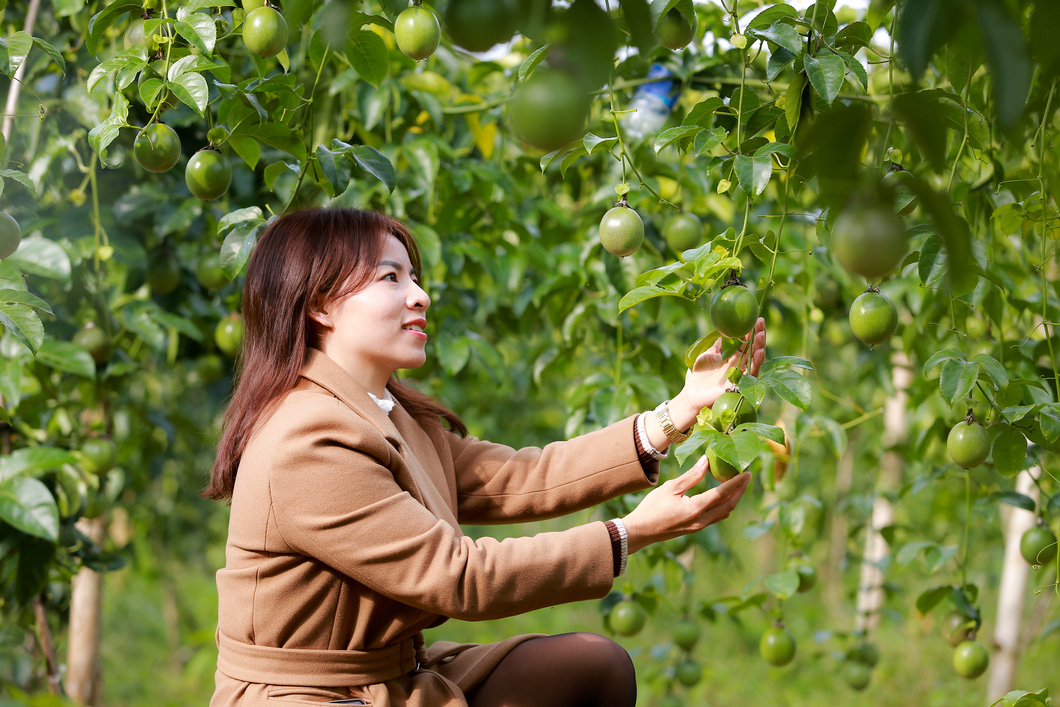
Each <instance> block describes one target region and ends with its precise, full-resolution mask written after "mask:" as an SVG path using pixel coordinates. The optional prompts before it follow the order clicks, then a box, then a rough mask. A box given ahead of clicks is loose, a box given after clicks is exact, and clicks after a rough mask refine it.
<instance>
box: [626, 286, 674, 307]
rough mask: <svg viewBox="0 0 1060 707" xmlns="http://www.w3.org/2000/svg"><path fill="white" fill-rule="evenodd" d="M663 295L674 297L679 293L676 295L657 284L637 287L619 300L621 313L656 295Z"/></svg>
mask: <svg viewBox="0 0 1060 707" xmlns="http://www.w3.org/2000/svg"><path fill="white" fill-rule="evenodd" d="M663 296H671V297H673V296H679V295H675V293H674V292H672V291H670V290H666V289H663V288H662V287H656V286H655V285H649V286H646V287H637V288H634V289H632V290H630V291H629V292H627V293H626V294H625V295H623V297H622V299H621V300H619V303H618V311H619V313H621V312H624V311H626V310H627V309H629V308H630V307H633V306H635V305H638V304H640V303H641V302H645V301H647V300H650V299H654V298H655V297H663Z"/></svg>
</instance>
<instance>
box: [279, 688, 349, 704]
mask: <svg viewBox="0 0 1060 707" xmlns="http://www.w3.org/2000/svg"><path fill="white" fill-rule="evenodd" d="M269 702H270V703H271V702H275V703H276V704H278V705H326V704H339V705H368V704H369V703H368V702H367V701H366V700H363V699H361V698H359V697H350V696H349V693H348V692H347V693H346V694H345V695H344V694H342V693H341V692H335V691H334V690H321V689H319V688H315V687H274V688H272V689H270V690H269Z"/></svg>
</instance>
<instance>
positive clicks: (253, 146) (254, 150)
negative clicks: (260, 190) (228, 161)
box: [228, 135, 261, 169]
mask: <svg viewBox="0 0 1060 707" xmlns="http://www.w3.org/2000/svg"><path fill="white" fill-rule="evenodd" d="M228 144H229V145H231V147H232V150H233V151H234V152H235V153H236V154H237V155H239V156H240V157H241V158H242V159H243V161H244V162H246V163H247V166H248V167H250V168H251V169H254V168H256V167H257V166H258V160H260V159H261V145H260V144H259V143H258V141H257V140H255V139H254V138H252V137H250V136H248V135H232V136H230V137H229V138H228Z"/></svg>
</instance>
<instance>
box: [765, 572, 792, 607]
mask: <svg viewBox="0 0 1060 707" xmlns="http://www.w3.org/2000/svg"><path fill="white" fill-rule="evenodd" d="M763 584H764V585H765V587H766V589H768V590H769V593H770V594H772V595H773V596H775V597H776V598H777V599H782V600H783V599H789V598H791V597H792V596H794V595H795V592H797V591H798V590H799V573H798V572H796V571H795V570H786V571H784V572H778V573H776V574H771V575H767V576H766V578H765V580H764V581H763Z"/></svg>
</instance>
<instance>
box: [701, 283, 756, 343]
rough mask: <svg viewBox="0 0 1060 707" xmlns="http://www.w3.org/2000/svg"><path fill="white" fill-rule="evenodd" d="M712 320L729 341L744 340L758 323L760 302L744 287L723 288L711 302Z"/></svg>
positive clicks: (730, 286) (731, 286)
mask: <svg viewBox="0 0 1060 707" xmlns="http://www.w3.org/2000/svg"><path fill="white" fill-rule="evenodd" d="M710 320H711V321H712V322H713V323H714V328H715V329H717V330H718V333H719V334H721V335H722V336H724V337H726V338H727V339H739V338H742V337H743V336H744V335H746V334H747V333H748V332H750V331H751V329H753V328H754V326H755V322H756V321H758V300H756V299H755V296H754V295H753V294H751V292H750V290H748V289H747V288H746V287H744V286H743V285H729V286H728V287H723V288H722V289H720V290H718V292H717V293H716V294H715V295H714V299H713V300H711V303H710Z"/></svg>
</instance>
